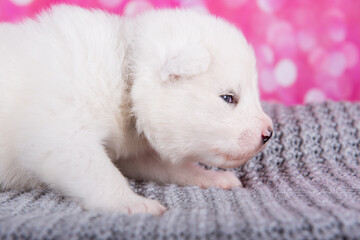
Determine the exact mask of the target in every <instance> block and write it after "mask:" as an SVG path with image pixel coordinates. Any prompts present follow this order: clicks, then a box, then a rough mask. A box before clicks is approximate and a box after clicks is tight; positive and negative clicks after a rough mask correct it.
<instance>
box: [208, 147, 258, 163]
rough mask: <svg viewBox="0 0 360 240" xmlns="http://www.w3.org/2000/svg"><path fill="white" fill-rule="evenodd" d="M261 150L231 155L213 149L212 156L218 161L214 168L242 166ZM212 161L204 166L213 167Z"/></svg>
mask: <svg viewBox="0 0 360 240" xmlns="http://www.w3.org/2000/svg"><path fill="white" fill-rule="evenodd" d="M261 149H262V148H260V149H258V150H253V151H250V152H247V153H241V154H231V153H225V152H222V151H220V150H219V149H213V150H212V151H211V152H212V154H213V155H214V156H215V157H216V158H217V159H218V160H217V161H216V162H214V163H215V165H216V166H214V167H221V168H233V167H238V166H241V165H244V164H245V163H246V162H247V161H249V160H250V159H251V158H252V157H254V156H255V155H256V154H257V153H258V152H259V151H261ZM212 163H213V161H210V162H207V163H205V164H208V165H211V166H213V164H212Z"/></svg>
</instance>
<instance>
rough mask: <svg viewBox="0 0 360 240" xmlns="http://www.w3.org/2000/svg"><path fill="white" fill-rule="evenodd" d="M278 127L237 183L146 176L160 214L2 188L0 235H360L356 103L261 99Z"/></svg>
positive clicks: (140, 185) (138, 185) (145, 188)
mask: <svg viewBox="0 0 360 240" xmlns="http://www.w3.org/2000/svg"><path fill="white" fill-rule="evenodd" d="M264 108H265V111H266V112H267V113H268V114H269V115H270V116H271V118H272V119H273V121H274V129H275V134H274V137H273V139H271V141H270V142H269V144H268V146H267V147H266V149H265V150H264V151H263V152H261V153H259V154H258V155H256V156H255V157H254V158H253V159H252V160H250V161H249V162H248V163H246V164H245V165H244V166H243V167H239V168H236V169H233V170H231V171H233V172H235V173H236V174H237V176H238V177H239V178H240V179H241V180H242V182H243V184H244V188H235V189H231V190H222V189H218V188H209V189H201V188H199V187H193V186H188V187H179V186H176V185H174V184H167V185H158V184H155V183H152V182H134V181H130V184H131V186H132V188H133V189H134V191H136V192H138V193H140V194H142V195H144V196H146V197H149V198H152V199H158V200H159V201H160V202H161V203H163V204H164V205H165V206H167V207H168V209H169V210H168V211H167V212H166V213H165V214H164V215H163V216H161V217H155V216H151V215H146V214H138V215H134V216H127V215H124V214H118V213H101V212H93V211H85V210H82V209H81V208H80V207H79V206H78V205H77V204H76V203H74V202H72V201H70V200H68V199H67V198H65V197H62V196H61V195H59V194H57V193H55V192H53V191H49V190H39V189H38V190H33V191H29V192H17V191H5V192H1V193H0V239H19V238H20V239H21V238H23V239H25V238H26V239H73V238H80V239H88V238H91V239H284V238H286V239H314V238H316V239H332V238H336V239H338V238H349V239H355V238H357V239H360V130H359V129H360V103H348V102H337V103H335V102H327V103H322V104H313V105H306V106H292V107H285V106H283V105H277V104H265V105H264Z"/></svg>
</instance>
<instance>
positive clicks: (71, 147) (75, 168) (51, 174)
mask: <svg viewBox="0 0 360 240" xmlns="http://www.w3.org/2000/svg"><path fill="white" fill-rule="evenodd" d="M40 131H41V130H40ZM62 133H63V134H58V135H56V137H50V136H44V133H43V135H41V136H42V139H41V140H39V139H35V140H34V141H33V144H26V146H23V151H24V152H25V153H26V156H23V158H22V159H21V161H22V165H23V167H25V168H26V169H27V170H28V171H31V172H33V173H34V174H35V175H36V176H37V177H38V178H39V179H40V180H41V181H43V182H44V183H46V184H48V185H50V187H52V188H54V189H57V190H60V191H61V192H63V193H65V194H66V195H68V196H70V197H72V198H74V199H76V200H78V201H80V202H81V203H82V205H83V206H84V207H85V208H87V209H98V210H105V211H120V212H124V213H129V214H134V213H150V214H154V215H161V214H162V213H164V211H165V210H166V209H165V207H163V206H162V205H161V204H160V203H159V202H158V201H155V200H150V199H147V198H145V197H142V196H139V195H137V194H135V193H134V192H133V191H132V190H131V189H130V187H129V186H128V183H127V181H126V179H125V177H124V176H123V175H122V174H121V173H120V171H119V170H118V169H117V168H116V167H115V166H114V165H113V164H112V162H111V161H110V159H109V158H108V156H107V154H106V152H105V150H104V148H103V146H102V145H101V141H100V140H99V139H96V138H94V137H93V135H94V134H91V133H90V134H86V133H82V134H80V133H76V134H72V135H69V134H66V133H64V132H62ZM35 136H36V135H35ZM37 136H39V134H38V135H37Z"/></svg>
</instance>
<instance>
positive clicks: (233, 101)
mask: <svg viewBox="0 0 360 240" xmlns="http://www.w3.org/2000/svg"><path fill="white" fill-rule="evenodd" d="M220 97H221V98H222V99H223V100H224V101H225V102H227V103H231V104H236V103H237V102H236V99H235V97H234V95H231V94H227V95H221V96H220Z"/></svg>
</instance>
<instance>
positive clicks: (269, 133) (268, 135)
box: [261, 129, 273, 144]
mask: <svg viewBox="0 0 360 240" xmlns="http://www.w3.org/2000/svg"><path fill="white" fill-rule="evenodd" d="M272 134H273V130H272V129H268V130H266V131H265V132H263V134H262V135H261V138H262V141H263V144H265V143H267V141H269V140H270V138H271V136H272Z"/></svg>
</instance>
